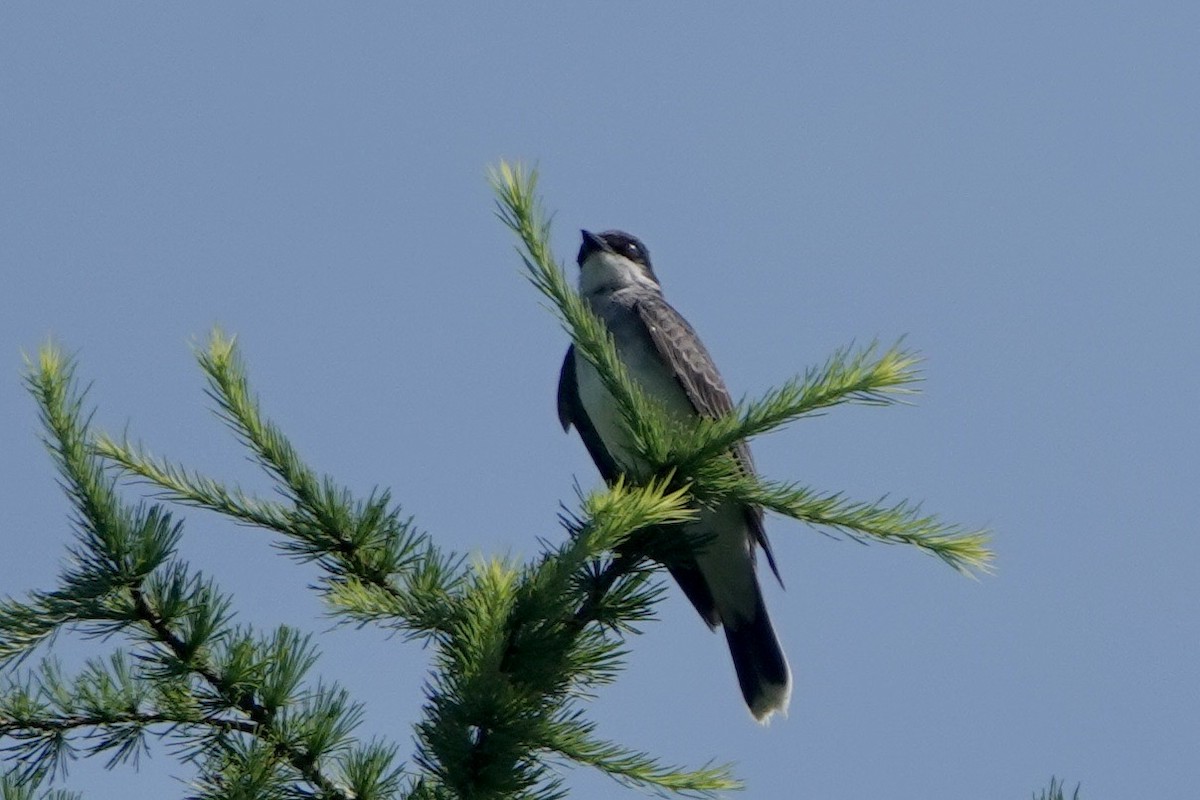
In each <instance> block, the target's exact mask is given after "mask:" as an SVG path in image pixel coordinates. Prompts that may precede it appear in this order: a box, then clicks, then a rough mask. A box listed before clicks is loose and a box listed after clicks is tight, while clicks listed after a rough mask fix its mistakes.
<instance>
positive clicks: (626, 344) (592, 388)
mask: <svg viewBox="0 0 1200 800" xmlns="http://www.w3.org/2000/svg"><path fill="white" fill-rule="evenodd" d="M595 310H596V311H597V313H598V314H599V316H600V318H601V319H603V320H604V322H605V324H606V325H607V326H608V329H609V331H611V332H612V335H613V339H614V341H615V343H616V346H617V355H618V356H619V357H620V359H621V361H622V363H624V364H625V368H626V370H628V372H629V376H630V377H631V378H632V379H633V380H634V381H635V382H636V383H637V384H638V385H639V387H640V388H641V389H642V391H643V392H645V393H646V395H648V396H649V397H651V398H653V399H654V400H656V401H657V402H658V403H659V404H661V405H662V406H663V408H664V410H666V412H667V413H668V414H670V415H671V416H674V417H676V418H678V419H680V420H686V419H689V418H692V417H695V415H696V412H695V408H694V407H693V406H692V404H691V401H689V400H688V398H687V395H686V394H685V393H684V391H683V387H681V386H680V385H679V382H678V380H676V378H675V375H674V373H673V372H672V371H671V369H670V368H669V367H668V366H667V364H666V363H665V362H664V361H663V359H662V357H661V356H660V355H659V353H658V350H657V349H656V348H655V346H654V343H653V342H652V341H651V339H650V337H649V335H648V334H647V332H646V329H645V327H644V325H643V324H642V322H641V320H640V319H638V318H637V315H636V314H635V313H634V312H633V311H632V310H629V309H625V308H622V307H620V306H618V305H616V304H612V305H608V306H604V305H601V306H600V307H599V308H595ZM576 380H577V381H578V385H579V400H580V403H581V404H582V405H583V408H584V410H585V411H586V412H587V415H588V418H589V419H590V420H591V422H592V425H593V426H594V427H595V428H596V433H597V434H599V436H600V439H601V440H602V441H603V442H604V444H605V447H607V448H608V451H609V452H610V453H611V454H612V455H613V456H614V457H615V458H616V459H617V460H618V461H621V462H623V463H624V464H626V465H627V466H635V461H636V459H634V457H633V455H632V448H631V447H630V440H629V434H628V433H627V432H626V430H625V425H624V423H623V422H622V420H621V412H620V410H619V409H618V407H617V403H616V400H615V399H614V398H613V396H612V394H610V393H609V391H608V389H606V388H605V387H604V385H603V383H602V382H601V380H600V374H599V373H598V372H597V371H596V368H595V367H593V366H592V364H591V362H590V361H588V360H587V359H586V358H583V357H582V356H580V357H579V358H578V360H577V362H576Z"/></svg>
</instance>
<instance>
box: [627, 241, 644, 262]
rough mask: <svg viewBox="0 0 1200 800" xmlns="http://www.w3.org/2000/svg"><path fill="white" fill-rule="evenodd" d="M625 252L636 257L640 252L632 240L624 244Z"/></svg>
mask: <svg viewBox="0 0 1200 800" xmlns="http://www.w3.org/2000/svg"><path fill="white" fill-rule="evenodd" d="M625 252H626V253H628V254H629V255H631V256H633V257H634V258H637V257H638V256H640V255H641V253H640V252H639V251H638V246H637V245H636V244H634V243H633V242H630V243H629V244H627V245H625Z"/></svg>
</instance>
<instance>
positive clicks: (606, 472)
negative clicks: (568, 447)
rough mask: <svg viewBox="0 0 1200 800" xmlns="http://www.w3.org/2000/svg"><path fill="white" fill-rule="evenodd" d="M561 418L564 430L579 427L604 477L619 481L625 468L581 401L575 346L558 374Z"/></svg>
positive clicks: (597, 467)
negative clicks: (576, 371)
mask: <svg viewBox="0 0 1200 800" xmlns="http://www.w3.org/2000/svg"><path fill="white" fill-rule="evenodd" d="M558 421H559V422H561V423H562V426H563V430H564V431H566V430H570V428H571V426H572V425H574V426H575V428H576V430H578V431H579V438H580V439H583V446H584V447H586V448H587V451H588V455H590V456H591V457H592V461H594V462H596V469H598V470H600V477H602V478H604V482H605V483H612V482H613V481H615V480H616V479H617V476H618V475H620V474H621V468H620V467H619V466H618V465H617V461H616V459H614V458H613V457H612V454H610V453H609V452H608V448H607V447H605V446H604V442H602V441H601V440H600V434H598V433H596V427H595V426H594V425H592V421H591V420H590V419H589V418H588V415H587V412H586V411H585V410H584V408H583V403H581V402H580V400H579V384H578V382H577V381H576V380H575V345H571V346H570V347H568V348H567V355H566V357H565V358H563V365H562V370H561V371H560V372H559V373H558Z"/></svg>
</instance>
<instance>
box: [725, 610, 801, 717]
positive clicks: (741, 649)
mask: <svg viewBox="0 0 1200 800" xmlns="http://www.w3.org/2000/svg"><path fill="white" fill-rule="evenodd" d="M754 588H755V590H756V594H757V595H758V596H757V598H756V602H755V607H754V616H753V617H751V618H750V619H734V620H728V621H725V639H726V640H727V641H728V642H729V652H730V654H731V655H732V656H733V668H734V669H735V670H736V671H737V677H738V684H740V685H741V687H742V697H744V698H746V705H747V706H749V707H750V713H751V714H753V715H754V718H755V719H756V720H758V721H759V722H767V721H768V720H769V719H770V716H771V715H772V714H774V713H775V712H776V711H779V712H782V713H784V714H787V707H788V700H789V699H790V698H791V695H792V672H791V670H790V669H789V668H788V663H787V657H786V656H784V654H783V648H782V647H780V646H779V639H778V638H776V636H775V629H774V628H772V627H771V618H770V617H769V616H768V615H767V607H766V605H765V604H764V603H763V598H762V592H761V591H758V587H757V586H755V587H754Z"/></svg>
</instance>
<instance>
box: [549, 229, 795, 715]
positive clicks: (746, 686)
mask: <svg viewBox="0 0 1200 800" xmlns="http://www.w3.org/2000/svg"><path fill="white" fill-rule="evenodd" d="M582 233H583V244H582V246H581V247H580V248H579V257H578V262H579V269H580V272H579V294H580V296H581V297H583V299H584V300H585V301H586V302H587V304H588V305H589V306H590V308H591V310H592V311H593V312H594V313H595V314H596V315H597V316H598V317H599V318H600V319H601V320H602V321H603V322H604V324H605V325H606V326H607V327H608V330H609V331H610V332H611V333H612V336H613V339H614V340H615V342H616V347H617V354H618V356H619V357H620V359H621V361H622V362H623V363H624V364H625V367H626V369H627V370H628V372H629V376H630V378H632V379H633V380H634V381H635V382H636V383H637V384H638V385H639V386H640V387H641V389H642V391H643V392H645V393H646V394H647V395H649V396H650V397H653V398H655V399H656V400H657V401H658V402H659V403H660V404H661V405H662V406H663V408H664V409H665V410H666V412H667V413H668V414H670V415H674V416H675V417H676V418H678V419H688V418H695V417H707V418H710V419H715V418H717V417H720V416H722V415H724V414H728V413H730V412H731V411H732V410H733V401H732V399H731V398H730V396H729V391H728V390H727V389H726V388H725V382H724V381H723V380H722V379H721V375H720V373H718V372H717V368H716V366H715V365H714V364H713V361H712V357H711V356H710V355H709V354H708V351H707V350H706V349H705V348H704V345H703V344H702V343H701V342H700V338H699V337H698V336H696V332H695V331H694V330H692V326H691V325H689V324H688V323H687V320H685V319H684V318H683V317H682V316H681V315H680V314H679V312H678V311H676V310H675V309H674V308H672V307H671V306H670V305H668V304H667V301H666V300H664V299H663V293H662V286H661V285H660V284H659V282H658V278H657V276H655V274H654V270H653V269H652V268H651V266H650V254H649V253H648V252H647V250H646V247H645V245H643V244H642V243H641V242H640V241H638V239H637V238H635V237H633V236H630V235H629V234H628V233H624V232H622V231H605V232H604V233H598V234H597V233H591V232H589V231H583V232H582ZM558 418H559V421H560V422H562V425H563V430H569V429H570V427H571V426H572V425H574V426H575V428H576V429H577V430H578V431H579V435H580V437H581V438H582V439H583V443H584V445H585V446H586V447H587V450H588V453H589V454H590V455H591V457H592V460H593V461H595V462H596V467H597V468H598V469H599V470H600V474H601V475H602V476H603V477H604V479H605V480H606V481H608V482H610V483H611V482H613V481H615V480H616V479H617V477H618V476H620V475H621V474H622V472H625V471H630V470H634V469H637V468H638V466H639V463H638V461H637V457H636V456H635V455H634V453H633V450H632V448H631V447H630V439H629V434H628V433H627V431H626V429H625V426H624V422H623V421H622V418H621V413H620V411H619V409H618V407H617V404H616V401H615V400H614V399H613V397H612V395H611V394H610V393H609V391H608V390H607V389H605V388H604V385H603V383H602V382H601V380H600V375H599V373H598V372H597V371H596V368H595V367H594V366H592V364H591V362H589V361H588V360H587V359H586V358H581V357H577V356H576V353H575V347H574V345H572V346H571V347H570V348H568V349H567V356H566V358H565V359H564V360H563V365H562V373H561V374H560V376H559V382H558ZM733 455H734V457H735V458H736V459H737V461H738V462H739V464H740V465H741V467H742V468H743V469H745V470H747V471H749V472H753V470H754V463H753V461H752V460H751V457H750V449H749V447H748V446H747V445H746V443H745V442H740V443H739V444H738V445H737V446H736V447H735V448H734V451H733ZM688 525H689V527H690V528H691V529H692V531H694V532H695V533H697V534H698V535H699V536H698V538H699V539H700V540H701V541H704V542H705V543H704V544H703V545H701V546H700V547H698V548H697V552H696V553H695V559H694V563H674V564H672V565H671V567H670V569H671V574H672V576H673V577H674V578H675V580H676V582H677V583H678V584H679V586H680V588H682V589H683V592H684V594H685V595H687V598H688V600H690V601H691V602H692V605H694V606H695V607H696V610H697V611H698V612H700V616H701V617H702V618H703V619H704V621H705V622H706V623H707V624H708V626H709V627H710V628H712V629H716V627H717V626H718V625H719V626H721V627H722V628H724V630H725V638H726V639H727V640H728V642H729V652H730V653H731V654H732V656H733V666H734V668H735V670H736V671H737V677H738V683H739V684H740V685H741V689H742V696H743V697H744V698H745V699H746V705H747V706H749V708H750V713H751V714H753V715H754V718H755V719H757V720H758V721H760V722H765V721H767V720H768V719H769V717H770V716H771V715H772V714H773V713H775V712H777V711H780V712H784V713H786V712H787V706H788V699H789V697H790V695H791V684H792V680H791V671H790V670H789V668H788V664H787V658H786V657H785V656H784V654H783V650H782V648H781V647H780V645H779V640H778V638H776V636H775V631H774V629H773V628H772V627H771V620H770V617H768V616H767V609H766V606H765V605H764V604H763V597H762V590H761V589H760V587H759V584H758V576H757V575H756V573H755V563H754V562H755V559H754V556H755V547H756V546H757V547H762V549H763V551H764V552H765V553H766V556H767V561H768V563H769V564H770V566H771V570H772V572H774V573H775V576H776V578H778V577H779V570H778V569H777V568H776V566H775V558H774V556H773V555H772V553H771V547H770V544H769V543H768V542H767V535H766V532H765V531H764V530H763V513H762V509H761V508H758V507H756V506H750V505H745V504H741V503H736V502H725V503H723V504H720V505H717V506H715V507H713V508H706V509H702V510H701V511H700V515H699V518H698V519H697V520H696V521H695V522H691V523H688Z"/></svg>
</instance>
